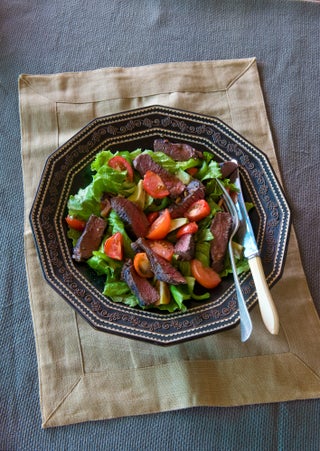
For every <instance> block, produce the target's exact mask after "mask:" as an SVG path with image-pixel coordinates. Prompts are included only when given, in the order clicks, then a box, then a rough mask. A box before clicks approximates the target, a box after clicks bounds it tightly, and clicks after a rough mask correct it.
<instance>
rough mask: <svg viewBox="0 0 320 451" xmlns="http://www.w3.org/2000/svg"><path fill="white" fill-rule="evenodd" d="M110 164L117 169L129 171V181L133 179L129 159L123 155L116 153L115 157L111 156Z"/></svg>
mask: <svg viewBox="0 0 320 451" xmlns="http://www.w3.org/2000/svg"><path fill="white" fill-rule="evenodd" d="M108 165H109V166H110V167H111V168H112V169H115V170H116V171H127V179H128V181H129V182H132V181H133V169H132V166H131V164H130V163H129V161H127V160H126V159H125V158H124V157H122V156H121V155H116V156H115V157H113V158H110V160H109V161H108Z"/></svg>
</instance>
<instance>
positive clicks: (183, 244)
mask: <svg viewBox="0 0 320 451" xmlns="http://www.w3.org/2000/svg"><path fill="white" fill-rule="evenodd" d="M194 251H195V242H194V235H192V234H191V233H186V234H185V235H182V237H181V238H179V240H178V241H177V242H176V244H175V246H174V253H175V254H177V255H178V256H179V259H180V260H183V261H189V260H192V259H193V257H194Z"/></svg>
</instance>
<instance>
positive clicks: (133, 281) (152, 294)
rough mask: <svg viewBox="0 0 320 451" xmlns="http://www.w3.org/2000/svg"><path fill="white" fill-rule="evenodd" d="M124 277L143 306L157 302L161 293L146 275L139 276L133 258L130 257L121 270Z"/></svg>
mask: <svg viewBox="0 0 320 451" xmlns="http://www.w3.org/2000/svg"><path fill="white" fill-rule="evenodd" d="M121 277H122V279H123V280H124V281H125V282H126V283H127V284H128V286H129V288H130V290H131V291H132V292H133V294H135V295H136V296H137V298H138V300H139V304H140V305H141V306H144V305H151V304H155V303H156V302H157V301H159V298H160V295H159V293H158V291H157V290H156V289H155V288H154V287H153V286H152V285H151V283H150V282H149V281H148V280H147V279H145V278H144V277H141V276H139V274H138V273H137V271H136V270H135V269H134V266H133V263H132V260H131V259H128V260H127V261H126V262H125V263H124V265H123V267H122V271H121Z"/></svg>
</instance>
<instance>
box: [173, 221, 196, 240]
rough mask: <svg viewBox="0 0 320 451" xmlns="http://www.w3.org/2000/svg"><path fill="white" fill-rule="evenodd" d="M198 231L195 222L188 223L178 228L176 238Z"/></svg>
mask: <svg viewBox="0 0 320 451" xmlns="http://www.w3.org/2000/svg"><path fill="white" fill-rule="evenodd" d="M197 231H198V224H197V223H196V222H188V224H185V225H184V226H182V227H180V229H179V230H178V232H177V238H181V237H182V236H183V235H186V234H187V233H191V234H192V233H196V232H197Z"/></svg>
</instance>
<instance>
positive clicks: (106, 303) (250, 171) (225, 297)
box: [30, 106, 290, 345]
mask: <svg viewBox="0 0 320 451" xmlns="http://www.w3.org/2000/svg"><path fill="white" fill-rule="evenodd" d="M157 137H165V138H168V139H171V140H172V141H176V142H178V141H180V142H188V143H190V144H191V145H193V146H194V147H197V148H199V150H206V151H211V152H213V154H214V155H215V158H216V160H217V161H226V160H230V159H236V160H237V161H238V163H239V164H240V165H241V168H240V173H241V178H242V182H243V191H244V197H245V199H246V200H247V201H251V202H253V203H254V204H255V209H254V211H253V212H252V214H251V221H252V224H253V228H254V231H255V235H256V239H257V243H258V246H259V249H260V252H261V259H262V263H263V267H264V270H265V275H266V279H267V282H268V285H269V286H270V287H271V286H272V285H274V284H275V283H276V282H277V281H278V280H279V279H280V277H281V274H282V270H283V266H284V260H285V254H286V247H287V241H288V236H289V227H290V211H289V208H288V205H287V202H286V200H285V197H284V195H283V192H282V189H281V187H280V185H279V183H278V181H277V179H276V177H275V174H274V172H273V170H272V168H271V165H270V163H269V161H268V159H267V157H266V156H265V155H264V154H263V153H262V152H261V151H260V150H258V149H257V148H256V147H255V146H253V145H252V144H250V143H249V142H248V141H246V140H245V139H244V138H243V137H242V136H240V135H239V134H238V133H237V132H235V131H234V130H232V129H231V128H230V127H228V126H227V125H226V124H225V123H223V122H222V121H221V120H219V119H217V118H213V117H209V116H204V115H201V114H196V113H191V112H187V111H182V110H177V109H173V108H168V107H162V106H151V107H146V108H140V109H136V110H131V111H126V112H123V113H119V114H114V115H109V116H104V117H100V118H97V119H95V120H93V121H92V122H90V123H89V124H88V125H87V126H85V127H84V128H83V129H82V130H80V131H79V132H78V133H77V134H76V135H74V136H73V137H72V138H71V139H70V140H69V141H67V142H66V143H65V144H64V145H62V146H61V147H60V148H58V149H57V150H56V151H55V152H53V154H52V155H50V156H49V158H48V159H47V161H46V164H45V167H44V170H43V174H42V177H41V180H40V184H39V187H38V191H37V194H36V196H35V200H34V203H33V206H32V209H31V213H30V222H31V227H32V231H33V234H34V239H35V243H36V247H37V252H38V256H39V259H40V263H41V267H42V270H43V274H44V277H45V279H46V281H47V282H48V283H49V284H50V285H51V286H52V287H53V288H54V289H55V290H56V291H57V292H58V293H59V294H60V295H61V296H62V297H63V298H64V299H65V300H66V301H67V302H68V303H69V304H70V305H71V306H72V307H73V308H74V309H75V310H76V311H77V312H78V313H79V314H81V315H82V316H83V317H84V318H85V319H86V320H87V321H88V322H89V323H90V324H91V325H92V326H93V327H94V328H96V329H99V330H101V331H105V332H109V333H116V334H119V335H122V336H125V337H130V338H134V339H140V340H145V341H149V342H151V343H155V344H160V345H168V344H174V343H178V342H181V341H185V340H189V339H193V338H199V337H202V336H205V335H208V334H211V333H214V332H217V331H220V330H223V329H226V328H229V327H231V326H234V325H236V324H237V323H238V322H239V312H238V309H237V300H236V294H235V288H234V283H233V279H232V276H229V277H228V278H226V279H225V280H224V281H223V283H222V284H220V286H219V287H218V288H216V289H215V290H213V291H212V293H211V297H210V300H208V301H206V302H202V303H199V302H197V303H193V304H192V303H191V304H190V305H189V308H188V310H187V312H185V313H162V312H159V313H158V312H157V313H155V312H151V311H141V310H138V309H134V308H131V307H128V306H125V305H120V304H116V303H114V302H112V301H111V300H109V299H108V298H106V297H105V296H104V295H103V294H102V293H101V290H102V287H103V284H102V281H101V280H100V279H99V277H97V276H96V275H94V274H93V272H91V270H90V268H88V267H87V265H81V264H77V263H76V262H74V261H73V260H72V258H71V254H72V246H71V242H70V240H69V239H68V238H67V227H66V223H65V220H64V218H65V216H66V211H67V200H68V198H69V196H70V194H74V193H76V192H77V191H78V189H79V188H80V187H83V186H85V185H86V184H88V183H89V182H90V181H91V173H90V171H89V169H88V167H89V165H90V163H91V162H92V161H93V159H94V157H95V155H96V154H97V153H98V152H99V151H101V150H103V149H106V148H108V149H110V150H114V151H116V150H131V151H132V150H134V149H136V148H148V149H152V144H153V140H154V139H155V138H157ZM240 280H241V286H242V290H243V292H244V296H245V299H246V302H247V305H248V307H249V308H250V307H251V306H252V305H253V304H255V303H256V300H257V297H256V292H255V287H254V283H253V279H252V276H251V273H250V272H247V273H245V274H242V276H241V278H240Z"/></svg>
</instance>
